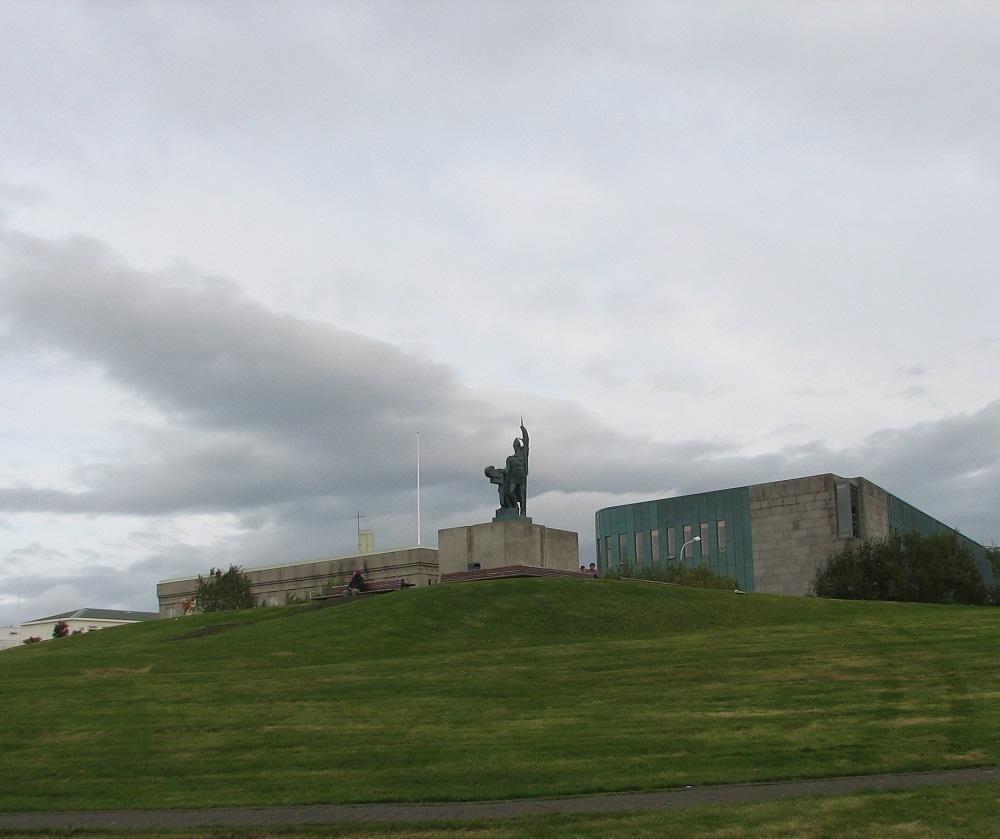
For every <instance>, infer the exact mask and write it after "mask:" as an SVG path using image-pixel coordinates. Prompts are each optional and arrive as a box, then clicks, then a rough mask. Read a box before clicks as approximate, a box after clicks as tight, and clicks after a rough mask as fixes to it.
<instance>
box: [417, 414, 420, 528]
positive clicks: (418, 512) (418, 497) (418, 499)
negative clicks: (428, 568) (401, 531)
mask: <svg viewBox="0 0 1000 839" xmlns="http://www.w3.org/2000/svg"><path fill="white" fill-rule="evenodd" d="M417 547H418V548H419V547H420V432H419V431H418V432H417Z"/></svg>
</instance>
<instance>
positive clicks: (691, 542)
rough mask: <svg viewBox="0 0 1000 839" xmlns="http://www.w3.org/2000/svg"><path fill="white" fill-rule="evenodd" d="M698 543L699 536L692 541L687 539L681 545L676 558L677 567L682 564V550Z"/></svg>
mask: <svg viewBox="0 0 1000 839" xmlns="http://www.w3.org/2000/svg"><path fill="white" fill-rule="evenodd" d="M700 541H701V536H695V537H694V539H688V541H686V542H685V543H684V544H683V545H681V552H680V555H679V556H678V557H677V564H678V565H680V564H681V563H682V562H684V549H685V548H686V547H687V546H688V545H693V544H694V543H695V542H700Z"/></svg>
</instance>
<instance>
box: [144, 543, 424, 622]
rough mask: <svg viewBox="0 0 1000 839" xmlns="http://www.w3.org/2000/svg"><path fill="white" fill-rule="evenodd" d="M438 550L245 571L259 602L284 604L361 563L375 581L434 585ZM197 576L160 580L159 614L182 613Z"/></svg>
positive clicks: (346, 576)
mask: <svg viewBox="0 0 1000 839" xmlns="http://www.w3.org/2000/svg"><path fill="white" fill-rule="evenodd" d="M437 554H438V552H437V550H436V549H435V548H424V547H419V548H401V549H397V550H392V551H380V552H378V553H370V554H350V555H347V556H338V557H331V558H328V559H317V560H313V561H311V562H293V563H288V564H286V565H270V566H267V567H264V568H247V569H245V573H246V575H247V577H248V578H249V579H250V583H251V590H252V591H253V593H254V596H256V597H257V600H258V602H259V603H261V604H262V605H267V606H282V605H284V604H285V603H286V602H288V601H289V600H290V599H291V598H293V597H297V598H299V599H300V600H307V599H308V598H309V595H310V594H314V593H315V594H320V593H322V591H323V590H324V589H325V588H326V587H327V586H329V585H342V584H345V583H347V582H348V581H349V580H350V579H351V575H352V574H353V573H354V571H355V570H356V569H358V568H361V569H362V570H363V571H364V574H365V577H366V578H367V579H368V580H370V581H371V582H375V583H377V582H396V581H404V582H406V583H408V584H410V585H415V586H428V585H434V584H436V583H437V582H438V557H437ZM197 582H198V580H197V577H185V578H179V579H173V580H163V581H162V582H160V583H158V584H157V586H156V596H157V598H158V599H159V602H160V617H161V618H168V617H175V616H178V615H181V614H183V611H184V603H185V601H187V600H189V599H190V598H192V597H194V593H195V589H196V586H197Z"/></svg>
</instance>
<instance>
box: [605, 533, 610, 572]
mask: <svg viewBox="0 0 1000 839" xmlns="http://www.w3.org/2000/svg"><path fill="white" fill-rule="evenodd" d="M604 567H605V568H608V569H610V568H611V537H610V536H605V537H604Z"/></svg>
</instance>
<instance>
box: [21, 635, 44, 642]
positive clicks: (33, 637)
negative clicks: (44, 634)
mask: <svg viewBox="0 0 1000 839" xmlns="http://www.w3.org/2000/svg"><path fill="white" fill-rule="evenodd" d="M41 640H42V639H41V636H39V635H32V636H31V637H30V638H25V639H24V640H23V641H22V642H21V643H22V644H37V643H38V642H39V641H41Z"/></svg>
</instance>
